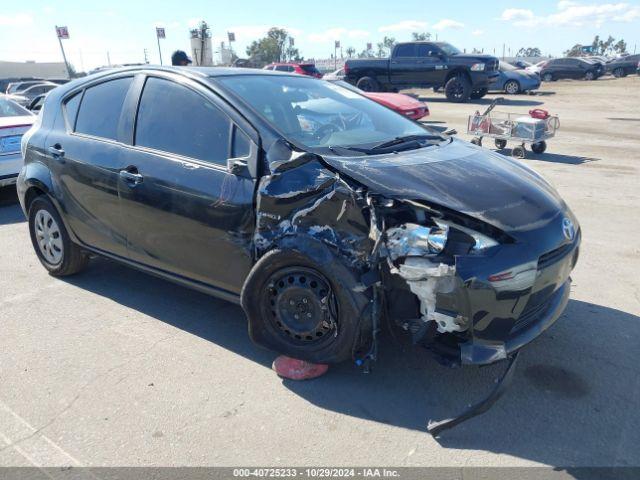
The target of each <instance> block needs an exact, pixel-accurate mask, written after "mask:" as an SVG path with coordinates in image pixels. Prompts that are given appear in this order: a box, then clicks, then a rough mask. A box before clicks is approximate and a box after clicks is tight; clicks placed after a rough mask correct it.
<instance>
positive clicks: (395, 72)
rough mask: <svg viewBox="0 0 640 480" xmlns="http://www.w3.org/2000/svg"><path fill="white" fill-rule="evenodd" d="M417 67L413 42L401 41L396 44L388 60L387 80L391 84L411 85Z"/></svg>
mask: <svg viewBox="0 0 640 480" xmlns="http://www.w3.org/2000/svg"><path fill="white" fill-rule="evenodd" d="M417 68H418V63H417V58H416V46H415V44H413V43H403V44H400V45H397V46H396V47H395V49H394V50H393V55H392V57H391V59H390V60H389V80H390V81H391V83H392V84H393V85H411V84H412V83H414V82H415V78H416V77H417V75H416V69H417Z"/></svg>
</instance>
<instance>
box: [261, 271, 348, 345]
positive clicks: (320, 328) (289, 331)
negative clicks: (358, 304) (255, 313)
mask: <svg viewBox="0 0 640 480" xmlns="http://www.w3.org/2000/svg"><path fill="white" fill-rule="evenodd" d="M267 285H268V288H267V292H268V295H266V296H265V301H266V305H265V307H266V308H268V310H269V312H270V315H269V318H270V321H271V324H272V326H273V327H275V329H277V330H278V331H279V332H281V334H282V335H283V336H284V337H286V338H287V339H288V340H290V341H293V342H294V343H298V344H310V343H315V342H319V341H321V340H322V339H324V338H327V337H329V336H330V334H331V333H335V332H336V331H337V325H336V322H335V320H334V319H335V318H337V308H336V301H335V297H334V294H333V291H332V289H331V285H330V284H329V282H328V281H327V280H326V279H325V278H324V277H323V276H322V275H321V274H319V273H318V272H316V271H314V270H312V269H308V268H303V267H295V268H287V269H284V270H280V271H278V272H276V273H274V274H273V275H272V276H271V277H270V278H269V281H268V282H267Z"/></svg>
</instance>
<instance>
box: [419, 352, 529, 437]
mask: <svg viewBox="0 0 640 480" xmlns="http://www.w3.org/2000/svg"><path fill="white" fill-rule="evenodd" d="M518 353H519V352H516V353H514V354H513V355H512V356H511V358H510V360H509V365H508V366H507V369H506V370H505V372H504V374H503V375H502V378H501V379H500V380H499V381H498V384H497V385H496V387H495V388H494V389H493V391H492V392H491V393H490V394H489V396H488V397H486V398H485V399H484V400H482V401H481V402H479V403H476V404H475V405H473V406H472V407H469V408H468V409H467V410H466V411H464V412H462V413H461V414H460V415H458V416H457V417H453V418H447V419H446V420H440V421H439V422H433V421H429V424H428V425H427V431H428V432H429V433H430V434H431V435H433V436H434V437H437V436H438V435H439V434H440V433H441V432H443V431H445V430H449V429H450V428H453V427H455V426H456V425H460V424H461V423H462V422H466V421H467V420H469V419H470V418H473V417H477V416H478V415H481V414H483V413H484V412H486V411H487V410H489V409H490V408H491V407H492V406H493V404H494V403H496V402H497V401H498V399H499V398H500V397H501V396H502V395H503V394H504V392H505V391H506V390H507V387H508V386H509V384H510V383H511V380H512V379H513V372H514V371H515V369H516V360H517V359H518Z"/></svg>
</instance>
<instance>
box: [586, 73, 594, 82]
mask: <svg viewBox="0 0 640 480" xmlns="http://www.w3.org/2000/svg"><path fill="white" fill-rule="evenodd" d="M586 77H587V80H593V73H591V72H587V75H586Z"/></svg>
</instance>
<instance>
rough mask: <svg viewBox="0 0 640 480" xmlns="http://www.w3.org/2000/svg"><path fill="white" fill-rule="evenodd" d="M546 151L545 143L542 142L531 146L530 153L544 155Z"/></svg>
mask: <svg viewBox="0 0 640 480" xmlns="http://www.w3.org/2000/svg"><path fill="white" fill-rule="evenodd" d="M546 149H547V142H545V141H544V140H541V141H540V142H536V143H532V144H531V151H532V152H533V153H536V154H538V155H540V154H542V153H544V152H545V150H546Z"/></svg>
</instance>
